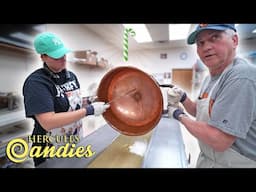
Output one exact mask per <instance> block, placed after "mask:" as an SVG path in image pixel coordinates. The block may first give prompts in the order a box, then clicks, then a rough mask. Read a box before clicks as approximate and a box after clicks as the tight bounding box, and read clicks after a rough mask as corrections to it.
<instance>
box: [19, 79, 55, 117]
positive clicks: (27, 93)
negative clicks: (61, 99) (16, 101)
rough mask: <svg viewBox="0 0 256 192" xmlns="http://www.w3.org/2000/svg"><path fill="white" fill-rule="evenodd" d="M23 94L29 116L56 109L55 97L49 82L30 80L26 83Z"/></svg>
mask: <svg viewBox="0 0 256 192" xmlns="http://www.w3.org/2000/svg"><path fill="white" fill-rule="evenodd" d="M23 95H24V105H25V111H26V116H27V117H32V116H34V115H36V114H40V113H45V112H51V111H54V97H53V94H52V92H51V90H50V87H49V86H47V84H45V83H42V82H40V81H33V80H31V81H28V82H26V83H25V84H24V88H23Z"/></svg>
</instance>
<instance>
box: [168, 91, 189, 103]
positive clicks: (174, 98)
mask: <svg viewBox="0 0 256 192" xmlns="http://www.w3.org/2000/svg"><path fill="white" fill-rule="evenodd" d="M186 97H187V95H186V93H185V91H184V90H182V89H181V88H179V87H176V86H174V87H173V88H169V89H168V90H167V101H168V106H174V107H178V106H179V102H183V101H185V99H186Z"/></svg>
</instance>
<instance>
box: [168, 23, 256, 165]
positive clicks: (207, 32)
mask: <svg viewBox="0 0 256 192" xmlns="http://www.w3.org/2000/svg"><path fill="white" fill-rule="evenodd" d="M187 43H188V44H194V43H195V44H196V46H197V53H198V56H199V57H200V59H201V60H202V62H203V63H204V64H205V65H206V66H207V67H208V69H209V73H210V75H209V77H207V78H206V79H205V81H204V82H203V84H202V88H201V92H200V94H199V97H198V100H197V101H196V102H193V101H192V100H190V99H189V98H188V97H187V95H186V93H185V92H184V91H183V90H182V89H181V88H178V87H174V88H172V89H169V90H168V104H169V107H168V108H169V115H170V116H171V117H174V118H175V119H177V120H179V121H180V122H181V123H182V124H183V125H184V126H185V127H186V128H187V130H188V131H189V132H190V133H191V134H192V135H193V136H195V137H196V138H197V139H198V141H199V146H200V150H201V151H200V154H199V157H198V160H197V167H198V168H209V167H214V168H249V167H254V168H255V167H256V98H255V95H256V75H255V74H256V67H255V66H254V65H251V64H249V63H248V62H247V61H246V60H244V59H242V58H239V57H237V56H236V48H237V46H238V35H237V33H236V29H235V26H234V24H199V25H197V27H196V29H195V30H194V31H193V32H192V33H191V34H190V35H189V37H188V39H187ZM179 102H180V103H182V105H183V106H184V108H185V109H186V111H187V112H188V113H189V114H190V115H192V116H194V117H196V120H192V119H191V118H190V117H188V116H187V115H186V114H185V113H184V111H183V110H182V109H181V108H179V106H178V103H179Z"/></svg>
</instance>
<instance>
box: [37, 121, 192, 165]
mask: <svg viewBox="0 0 256 192" xmlns="http://www.w3.org/2000/svg"><path fill="white" fill-rule="evenodd" d="M119 136H120V133H119V132H117V131H115V130H114V129H113V128H111V127H110V125H108V124H106V125H104V126H102V127H101V128H99V129H97V130H96V131H95V132H93V133H92V134H90V135H88V136H87V137H85V138H84V139H83V140H81V141H80V142H79V143H78V144H77V146H87V145H91V146H92V149H93V151H95V152H96V154H95V155H93V156H91V157H89V158H51V159H48V160H47V161H46V162H44V163H42V164H41V165H39V166H38V168H87V167H88V165H89V164H90V163H91V162H93V161H94V160H97V157H99V156H100V154H102V153H103V152H104V151H105V152H106V151H107V150H106V149H107V148H108V147H109V146H110V145H111V144H112V143H113V142H114V141H115V140H116V139H117V137H119ZM126 150H127V149H126ZM185 167H187V159H186V155H185V146H184V143H183V139H182V135H181V130H180V126H179V122H178V121H176V120H173V119H169V118H166V117H165V116H163V117H162V118H161V120H160V122H159V123H158V125H157V126H156V127H155V128H154V129H153V131H152V135H151V138H150V141H149V143H148V147H147V149H146V152H145V154H144V157H143V160H142V164H141V166H140V168H185Z"/></svg>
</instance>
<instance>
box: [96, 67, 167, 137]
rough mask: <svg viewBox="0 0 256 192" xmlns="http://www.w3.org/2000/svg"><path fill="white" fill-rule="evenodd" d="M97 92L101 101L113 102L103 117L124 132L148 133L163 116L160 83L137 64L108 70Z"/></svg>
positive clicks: (125, 133) (127, 133)
mask: <svg viewBox="0 0 256 192" xmlns="http://www.w3.org/2000/svg"><path fill="white" fill-rule="evenodd" d="M97 96H98V100H99V101H104V102H106V103H108V102H110V108H108V109H107V110H106V112H105V113H103V117H104V119H105V120H106V122H107V123H108V124H109V125H110V126H111V127H112V128H114V129H115V130H117V131H119V132H120V133H121V134H124V135H130V136H132V135H143V134H146V133H148V132H149V131H151V130H152V129H153V128H154V127H155V126H156V125H157V124H158V122H159V121H160V119H161V115H162V111H163V97H162V93H161V90H160V87H159V85H158V84H157V83H156V82H155V81H154V79H152V77H151V76H150V75H148V74H147V73H146V72H144V71H142V70H140V69H138V68H136V67H131V66H121V67H116V68H113V69H112V70H110V71H109V72H107V73H106V74H105V75H104V77H103V78H102V79H101V81H100V84H99V87H98V90H97ZM112 101H113V102H112Z"/></svg>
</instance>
